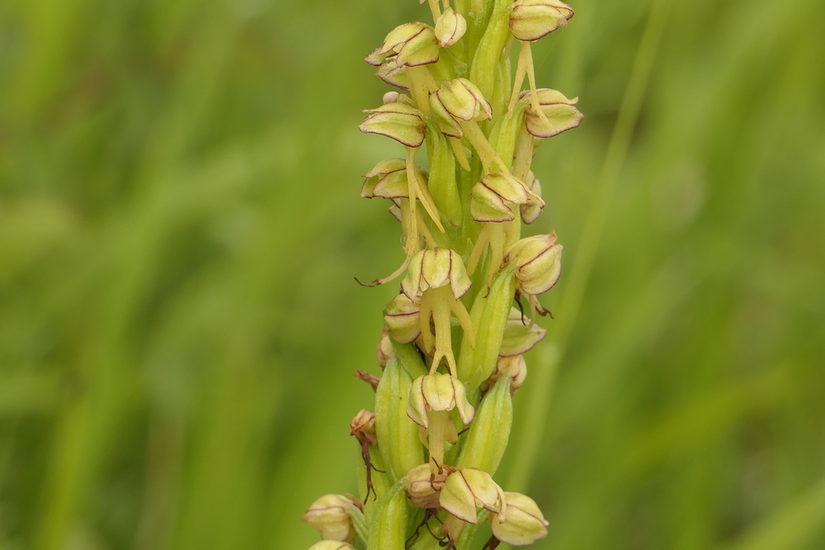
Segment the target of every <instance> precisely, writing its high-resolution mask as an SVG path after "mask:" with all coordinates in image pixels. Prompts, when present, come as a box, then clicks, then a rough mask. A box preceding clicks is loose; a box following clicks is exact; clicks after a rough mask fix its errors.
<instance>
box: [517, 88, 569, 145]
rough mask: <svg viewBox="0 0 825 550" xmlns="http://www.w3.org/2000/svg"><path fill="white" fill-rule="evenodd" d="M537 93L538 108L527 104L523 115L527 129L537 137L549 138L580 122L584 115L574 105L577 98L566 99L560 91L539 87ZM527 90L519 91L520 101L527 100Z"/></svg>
mask: <svg viewBox="0 0 825 550" xmlns="http://www.w3.org/2000/svg"><path fill="white" fill-rule="evenodd" d="M536 92H537V94H538V103H539V107H538V108H539V109H541V112H537V111H536V107H534V105H533V104H532V103H530V104H528V107H527V110H526V113H527V116H526V117H525V123H526V126H527V131H528V132H530V133H531V134H532V135H534V136H535V137H538V138H549V137H553V136H555V135H558V134H560V133H562V132H564V131H566V130H571V129H573V128H575V127H577V126H578V125H579V124H581V121H582V119H583V118H584V115H583V114H581V112H580V111H579V110H578V109H577V108H576V107H575V105H576V104H577V103H578V102H579V98H577V97H574V98H573V99H568V98H567V97H565V96H564V95H563V94H562V93H561V92H558V91H556V90H551V89H549V88H541V89H539V90H537V91H536ZM529 94H530V92H529V90H528V91H525V92H522V93H521V96H520V97H521V99H522V101H528V102H529V99H530V97H529Z"/></svg>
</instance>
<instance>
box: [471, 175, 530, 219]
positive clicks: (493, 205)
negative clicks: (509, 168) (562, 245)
mask: <svg viewBox="0 0 825 550" xmlns="http://www.w3.org/2000/svg"><path fill="white" fill-rule="evenodd" d="M529 201H530V197H529V196H528V195H527V191H526V190H525V188H524V185H522V184H521V182H519V181H518V180H517V179H515V178H514V177H513V176H511V175H509V174H502V173H496V174H487V175H486V176H484V177H483V178H482V179H481V181H479V182H478V183H476V184H475V185H474V186H473V190H472V192H471V196H470V214H472V216H473V219H474V220H476V221H479V222H509V221H513V220H514V219H515V217H516V216H515V213H514V209H515V206H516V205H523V204H527V203H528V202H529Z"/></svg>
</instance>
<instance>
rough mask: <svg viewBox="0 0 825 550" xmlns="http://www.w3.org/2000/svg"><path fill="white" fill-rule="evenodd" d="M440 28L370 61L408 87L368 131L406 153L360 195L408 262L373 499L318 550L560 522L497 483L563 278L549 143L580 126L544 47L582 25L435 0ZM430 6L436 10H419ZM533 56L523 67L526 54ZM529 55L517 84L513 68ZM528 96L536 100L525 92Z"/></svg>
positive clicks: (378, 171) (502, 532)
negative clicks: (545, 79) (545, 222)
mask: <svg viewBox="0 0 825 550" xmlns="http://www.w3.org/2000/svg"><path fill="white" fill-rule="evenodd" d="M428 2H429V7H430V11H431V12H432V16H433V22H434V25H429V24H426V23H422V22H411V23H404V24H403V25H399V26H398V27H396V28H395V29H393V30H392V31H391V32H390V33H389V34H388V35H387V36H386V38H385V39H384V42H383V43H382V44H381V45H380V46H379V47H378V48H376V49H375V50H374V51H372V52H371V53H370V54H369V55H368V56H367V57H366V61H367V63H369V64H371V65H374V66H375V67H377V75H378V76H379V77H380V78H381V79H382V80H383V81H384V82H386V83H387V84H389V85H391V86H393V87H395V88H397V90H398V91H390V92H387V93H386V94H385V95H384V97H383V101H382V104H381V105H379V106H378V107H376V108H374V109H368V110H367V111H365V112H366V118H365V119H364V121H363V122H362V123H361V125H360V126H359V128H360V130H361V131H362V132H365V133H371V134H380V135H382V136H386V137H388V138H390V139H393V140H395V141H397V142H398V143H399V144H401V146H402V147H403V153H404V154H403V155H401V156H399V157H398V158H392V159H388V160H383V161H381V162H379V163H378V164H376V165H375V166H374V167H373V168H372V169H371V170H369V171H368V172H367V173H366V174H365V175H364V183H363V186H362V188H361V196H362V197H365V198H382V199H387V200H388V201H389V202H390V208H389V210H390V213H391V214H392V215H393V216H394V217H395V218H396V219H397V220H398V222H399V223H400V225H401V231H402V246H403V250H404V260H403V261H402V262H401V265H400V266H399V267H398V269H396V270H395V271H394V272H393V273H391V274H390V275H388V276H387V277H384V278H381V279H377V280H375V281H374V282H373V283H371V285H370V286H372V285H379V284H384V283H388V282H390V281H393V280H397V279H399V278H400V292H399V293H398V294H397V295H396V296H395V297H394V298H393V299H392V300H391V301H390V302H389V304H388V305H387V306H386V308H385V310H384V324H385V328H384V331H383V334H382V336H381V339H380V343H379V345H378V362H379V365H380V367H381V369H382V374H381V376H380V378H379V377H377V376H374V375H372V374H369V373H367V372H364V371H358V373H357V376H358V377H359V378H361V379H363V380H365V381H366V382H368V383H370V384H371V385H372V387H373V389H374V390H375V406H374V412H370V411H367V410H362V411H360V412H359V413H358V414H357V415H356V416H355V417H354V418H353V419H352V421H351V422H350V433H351V434H352V435H353V436H354V437H355V438H356V440H357V441H358V444H359V448H360V454H361V457H362V460H363V467H362V468H360V471H361V473H362V474H361V475H362V478H363V479H362V483H363V487H364V491H365V493H364V494H363V495H362V496H363V502H362V500H361V499H358V498H356V497H353V496H345V495H334V494H330V495H325V496H323V497H321V498H320V499H318V500H317V501H315V502H314V503H313V504H312V505H311V506H310V508H309V510H307V512H306V514H305V515H304V520H305V521H306V522H308V523H309V524H311V525H313V526H314V527H316V528H317V529H318V530H319V531H320V533H321V537H322V539H323V540H321V541H320V542H318V543H317V544H315V545H313V546H312V550H346V549H353V548H354V546H353V544H355V542H354V541H355V538H356V536H357V537H359V538H360V539H361V540H362V541H363V542H364V543H365V545H366V548H367V549H368V550H401V549H403V548H412V549H426V548H436V547H438V546H441V547H447V548H456V549H464V548H469V547H470V545H471V544H473V543H474V540H475V539H476V535H477V533H478V530H479V529H480V527H481V525H482V524H483V523H488V524H489V526H490V534H489V536H486V535H479V536H482V537H484V538H483V539H482V540H486V541H487V542H486V543H485V544H484V549H492V548H495V547H496V546H498V545H499V543H500V542H504V543H507V544H510V545H515V546H525V545H529V544H532V543H533V542H534V541H536V540H537V539H539V538H541V537H544V536H545V535H546V534H547V521H546V520H545V519H544V516H543V515H542V512H541V510H539V508H538V506H537V505H536V503H535V502H534V501H533V500H532V499H531V498H530V497H528V496H526V495H522V494H520V493H514V492H507V491H505V490H504V489H502V488H501V487H500V486H499V485H498V484H497V483H496V482H495V481H494V478H493V475H494V474H495V472H496V469H497V468H498V466H499V463H500V461H501V459H502V456H503V454H504V451H505V449H506V446H507V442H508V439H509V434H510V426H511V423H512V394H513V392H515V391H516V389H518V388H519V387H520V386H521V385H522V383H523V382H524V380H525V377H526V375H527V367H526V363H525V360H524V353H525V352H527V351H528V350H529V349H531V348H532V347H533V346H534V345H536V343H538V342H539V341H540V340H541V339H542V338H543V337H544V335H545V331H544V329H542V328H541V327H540V326H538V325H537V324H535V323H534V321H533V318H535V316H536V315H537V314H538V315H544V314H546V313H548V312H547V310H546V309H545V308H544V307H543V306H542V305H541V304H540V303H539V300H538V296H539V295H540V294H542V293H544V292H546V291H548V290H549V289H550V288H552V287H553V285H554V284H555V283H556V281H557V280H558V278H559V275H560V273H561V254H562V246H561V245H560V244H559V243H557V242H556V235H555V233H550V234H540V235H534V236H529V237H524V236H522V229H523V225H524V224H530V223H532V222H533V221H535V220H536V218H537V217H538V216H539V214H540V213H541V211H542V209H543V208H544V205H545V202H544V199H543V198H542V188H541V184H540V183H539V180H538V179H537V178H536V176H535V175H534V174H533V172H532V171H531V169H530V166H531V163H532V159H533V154H534V150H535V147H536V146H537V145H538V144H539V143H540V142H541V141H542V140H543V139H546V138H550V137H553V136H555V135H557V134H559V133H561V132H564V131H566V130H570V129H572V128H575V127H576V126H578V125H579V123H580V122H581V120H582V114H581V113H580V112H579V110H578V109H577V108H576V103H577V99H576V98H573V99H569V98H567V97H566V96H564V95H563V94H562V93H561V92H558V91H556V90H552V89H548V88H537V87H536V82H535V76H534V68H533V57H532V51H531V44H532V42H534V41H536V40H538V39H539V38H542V37H543V36H545V35H547V34H549V33H551V32H553V31H555V30H557V29H560V28H562V27H564V26H566V25H567V22H568V21H569V20H570V18H571V17H572V16H573V10H572V9H571V8H570V6H568V5H567V4H564V3H563V2H560V1H558V0H516V1H515V2H514V1H513V0H453V2H452V4H451V2H450V0H442V1H439V0H428ZM422 3H423V0H422ZM514 43H517V45H518V50H519V51H518V53H517V54H516V53H515V52H513V55H512V56H511V49H513V45H514ZM511 57H513V58H515V59H516V60H517V61H516V64H515V71H512V70H511ZM523 88H526V89H523Z"/></svg>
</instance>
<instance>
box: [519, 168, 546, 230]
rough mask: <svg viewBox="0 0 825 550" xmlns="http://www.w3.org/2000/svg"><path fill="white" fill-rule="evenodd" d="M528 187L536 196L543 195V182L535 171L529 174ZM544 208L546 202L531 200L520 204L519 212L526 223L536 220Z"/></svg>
mask: <svg viewBox="0 0 825 550" xmlns="http://www.w3.org/2000/svg"><path fill="white" fill-rule="evenodd" d="M527 188H528V189H530V192H531V193H533V194H534V195H535V196H537V197H541V182H540V181H539V179H538V178H537V177H536V176H535V175H534V174H533V172H530V173H529V174H528V175H527ZM542 208H544V204H543V203H540V202H538V201H530V202H528V203H526V204H522V205H520V206H519V212H520V213H521V221H523V222H524V223H533V222H534V221H536V218H538V217H539V214H541V209H542Z"/></svg>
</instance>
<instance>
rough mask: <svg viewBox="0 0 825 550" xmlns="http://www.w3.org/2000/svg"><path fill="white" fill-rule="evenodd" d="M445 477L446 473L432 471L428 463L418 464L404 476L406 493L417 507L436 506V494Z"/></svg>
mask: <svg viewBox="0 0 825 550" xmlns="http://www.w3.org/2000/svg"><path fill="white" fill-rule="evenodd" d="M446 479H447V475H446V474H439V473H433V470H432V467H431V466H430V464H420V465H418V466H416V467H415V468H413V469H412V470H410V471H409V472H408V473H407V475H406V476H405V477H404V480H405V487H406V489H407V495H409V497H410V500H411V501H412V503H413V504H415V505H416V506H418V507H419V508H438V507H439V504H438V495H439V493H440V492H441V488H442V487H444V481H445V480H446Z"/></svg>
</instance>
